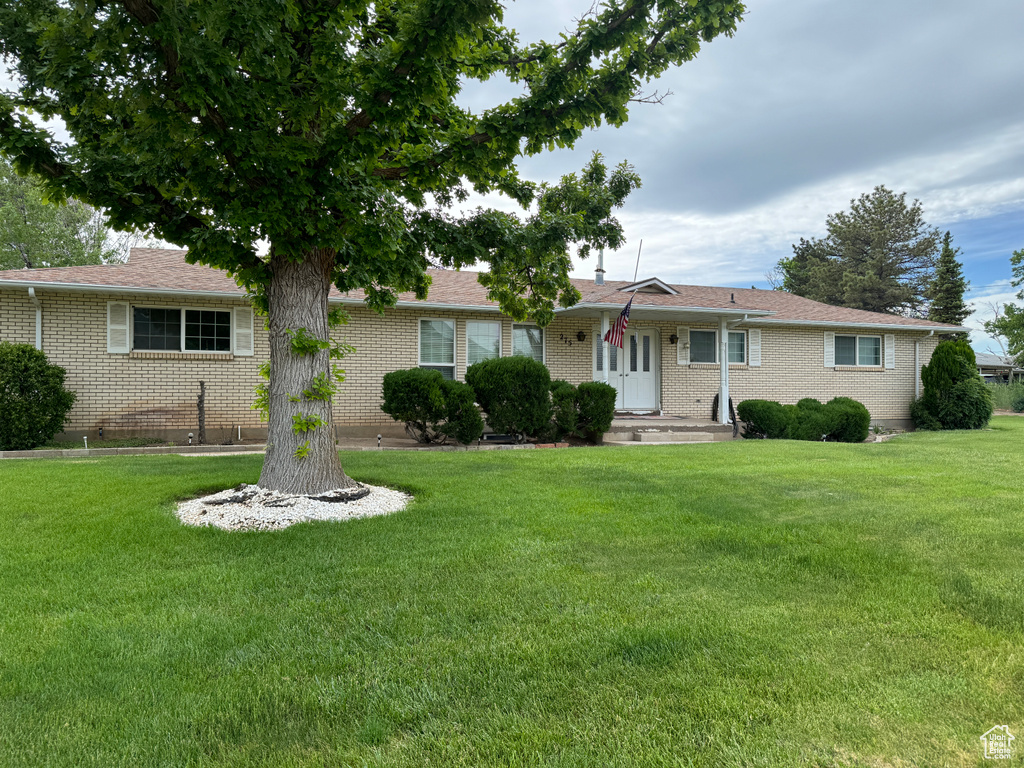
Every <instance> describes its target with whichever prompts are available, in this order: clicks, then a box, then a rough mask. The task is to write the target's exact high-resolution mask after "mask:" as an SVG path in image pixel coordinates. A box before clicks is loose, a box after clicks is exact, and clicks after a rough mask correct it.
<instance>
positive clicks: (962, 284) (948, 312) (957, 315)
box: [928, 232, 971, 340]
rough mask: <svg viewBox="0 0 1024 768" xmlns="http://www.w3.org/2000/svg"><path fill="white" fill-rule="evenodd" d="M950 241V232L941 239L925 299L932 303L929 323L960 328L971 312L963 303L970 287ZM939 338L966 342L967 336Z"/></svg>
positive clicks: (957, 335) (946, 335) (954, 335)
mask: <svg viewBox="0 0 1024 768" xmlns="http://www.w3.org/2000/svg"><path fill="white" fill-rule="evenodd" d="M952 240H953V237H952V235H950V233H949V232H946V234H945V236H944V237H943V238H942V250H941V251H940V252H939V261H938V264H937V265H936V268H935V279H934V280H933V281H932V284H931V286H930V288H929V290H928V298H929V299H930V300H931V306H930V307H929V309H928V319H929V320H934V321H936V322H938V323H951V324H952V325H963V322H964V321H965V320H966V319H967V318H968V317H969V316H970V314H971V308H970V307H968V306H967V304H966V303H965V302H964V292H965V291H966V290H967V286H969V285H970V283H969V282H968V281H967V280H965V279H964V273H963V270H962V268H961V267H962V265H961V264H960V262H959V261H957V259H956V257H957V255H958V254H959V253H960V249H959V248H954V247H953V245H952ZM942 338H944V339H965V340H966V339H967V334H966V333H949V334H943V336H942Z"/></svg>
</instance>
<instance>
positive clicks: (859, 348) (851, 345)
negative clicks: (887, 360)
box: [836, 334, 882, 368]
mask: <svg viewBox="0 0 1024 768" xmlns="http://www.w3.org/2000/svg"><path fill="white" fill-rule="evenodd" d="M836 365H854V366H856V365H860V366H868V367H873V368H877V367H879V366H881V365H882V337H881V336H840V335H839V334H836Z"/></svg>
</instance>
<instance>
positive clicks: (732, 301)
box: [729, 293, 736, 304]
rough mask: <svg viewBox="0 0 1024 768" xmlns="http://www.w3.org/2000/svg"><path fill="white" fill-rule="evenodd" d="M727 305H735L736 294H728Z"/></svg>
mask: <svg viewBox="0 0 1024 768" xmlns="http://www.w3.org/2000/svg"><path fill="white" fill-rule="evenodd" d="M729 303H730V304H735V303H736V294H735V293H730V294H729Z"/></svg>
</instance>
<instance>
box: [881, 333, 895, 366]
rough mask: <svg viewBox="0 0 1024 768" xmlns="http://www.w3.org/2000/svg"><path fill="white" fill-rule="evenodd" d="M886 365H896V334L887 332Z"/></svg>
mask: <svg viewBox="0 0 1024 768" xmlns="http://www.w3.org/2000/svg"><path fill="white" fill-rule="evenodd" d="M884 343H885V367H886V368H895V367H896V334H894V333H887V334H885V342H884Z"/></svg>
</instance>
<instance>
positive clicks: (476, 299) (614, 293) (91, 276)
mask: <svg viewBox="0 0 1024 768" xmlns="http://www.w3.org/2000/svg"><path fill="white" fill-rule="evenodd" d="M185 253H186V252H185V251H179V250H169V249H160V248H133V249H132V252H131V256H130V257H129V259H128V261H127V262H126V263H124V264H104V265H98V266H85V267H52V268H45V269H13V270H6V271H0V287H2V286H4V285H8V286H11V285H14V286H25V285H29V286H31V285H36V286H39V287H49V288H61V289H64V290H68V289H74V288H76V287H77V288H80V289H82V290H106V291H109V292H154V293H169V294H175V293H179V294H217V295H223V296H241V295H244V291H243V290H242V289H241V288H240V287H239V286H238V285H237V284H236V283H235V281H234V280H233V279H232V278H231V277H229V276H228V275H227V273H225V272H223V271H221V270H218V269H212V268H211V267H206V266H203V265H200V264H189V263H187V262H186V261H185V258H184V257H185ZM430 274H431V277H432V279H433V283H432V285H431V288H430V293H429V295H428V297H427V301H426V302H424V304H426V305H434V306H459V307H479V308H481V309H484V310H488V311H496V309H497V305H496V304H495V303H494V302H492V301H490V300H489V299H488V298H487V290H486V289H485V288H484V287H483V286H482V285H480V283H479V282H478V281H477V274H478V273H476V272H455V271H450V270H434V269H432V270H430ZM572 282H573V284H574V285H575V286H576V288H577V289H579V291H580V293H581V294H582V301H581V302H580V306H581V307H582V306H583V305H586V307H587V308H588V309H593V310H594V311H595V313H596V312H597V311H598V310H599V309H601V308H608V309H616V308H619V307H622V306H623V305H624V304H625V303H626V301H627V297H628V296H629V294H628V293H624V292H623V290H622V289H623V288H625V287H627V286H629V285H632V283H628V282H625V281H615V280H611V281H607V282H606V283H605V284H604V285H597V284H595V283H594V282H593V281H592V280H579V279H575V280H573V281H572ZM671 287H672V288H673V289H674V290H675V291H677V293H676V295H669V294H664V293H637V294H635V297H634V299H633V307H634V309H644V308H647V309H651V310H654V309H657V310H667V311H669V312H672V311H673V310H681V309H682V308H691V309H692V308H704V309H707V310H715V309H720V310H723V311H727V312H729V313H731V314H733V315H735V314H742V313H743V312H744V310H749V311H750V312H756V313H759V314H762V315H767V313H770V315H768V316H763V317H761V318H759V322H761V321H764V322H771V323H787V322H788V323H813V324H828V325H880V326H886V325H887V326H907V327H915V328H920V329H922V330H928V329H940V328H954V327H956V326H950V325H945V324H943V323H936V322H933V321H929V320H921V319H918V318H909V317H899V316H896V315H885V314H880V313H877V312H865V311H863V310H859V309H847V308H845V307H833V306H831V305H828V304H821V303H820V302H817V301H811V300H810V299H805V298H802V297H800V296H794V295H793V294H791V293H785V292H783V291H770V290H759V289H756V288H717V287H710V286H700V285H672V286H671ZM332 297H333V298H335V299H341V300H342V301H344V302H359V301H362V298H363V295H362V292H361V291H352V292H350V293H348V294H345V295H344V296H342V295H341V294H339V293H338V292H337V291H332ZM399 302H400V304H420V303H419V302H416V298H415V296H413V295H412V294H411V293H407V294H402V295H401V296H400V297H399ZM421 305H422V304H421Z"/></svg>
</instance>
